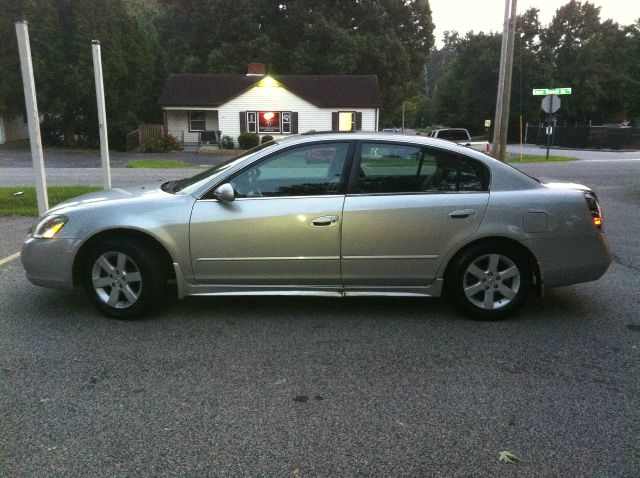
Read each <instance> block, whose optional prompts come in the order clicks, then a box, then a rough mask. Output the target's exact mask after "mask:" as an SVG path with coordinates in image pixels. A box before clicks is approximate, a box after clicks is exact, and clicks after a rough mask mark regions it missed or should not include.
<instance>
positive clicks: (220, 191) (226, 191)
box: [213, 183, 236, 202]
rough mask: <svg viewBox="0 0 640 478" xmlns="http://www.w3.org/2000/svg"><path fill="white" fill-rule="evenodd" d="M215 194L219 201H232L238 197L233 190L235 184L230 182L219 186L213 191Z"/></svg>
mask: <svg viewBox="0 0 640 478" xmlns="http://www.w3.org/2000/svg"><path fill="white" fill-rule="evenodd" d="M213 195H214V197H215V198H216V199H217V200H218V201H223V202H231V201H233V200H234V199H235V198H236V194H235V193H234V192H233V186H231V184H229V183H224V184H221V185H220V186H218V187H217V188H216V189H215V190H214V191H213Z"/></svg>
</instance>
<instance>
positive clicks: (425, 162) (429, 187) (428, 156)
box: [357, 143, 488, 194]
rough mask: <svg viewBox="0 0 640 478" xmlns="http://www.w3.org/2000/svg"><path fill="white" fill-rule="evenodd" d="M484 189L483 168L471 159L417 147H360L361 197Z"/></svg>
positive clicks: (366, 145)
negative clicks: (362, 194) (377, 194)
mask: <svg viewBox="0 0 640 478" xmlns="http://www.w3.org/2000/svg"><path fill="white" fill-rule="evenodd" d="M487 188H488V174H487V172H486V168H485V167H484V166H483V165H482V164H480V163H479V162H478V161H475V160H473V159H471V158H466V157H464V156H458V155H456V154H453V153H449V152H447V151H442V150H437V149H430V148H424V147H420V146H411V145H403V144H394V143H363V144H362V148H361V153H360V174H359V177H358V188H357V189H358V192H360V193H365V194H375V193H381V194H388V193H434V192H442V193H444V192H461V191H486V190H487Z"/></svg>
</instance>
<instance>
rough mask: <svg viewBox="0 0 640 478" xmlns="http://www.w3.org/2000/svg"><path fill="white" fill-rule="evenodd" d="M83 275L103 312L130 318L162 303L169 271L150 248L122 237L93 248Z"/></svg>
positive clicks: (92, 300)
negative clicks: (162, 265) (166, 270)
mask: <svg viewBox="0 0 640 478" xmlns="http://www.w3.org/2000/svg"><path fill="white" fill-rule="evenodd" d="M83 279H84V288H85V291H86V293H87V295H88V297H89V299H90V300H91V302H92V303H93V305H94V306H95V307H96V308H97V309H98V310H99V311H100V312H102V313H103V314H105V315H107V316H109V317H112V318H116V319H130V318H136V317H139V316H142V315H144V314H146V313H148V312H149V311H151V310H152V309H153V308H154V307H156V306H157V305H159V304H160V303H161V301H162V298H163V297H164V292H165V289H166V283H167V274H166V272H165V270H164V268H163V267H161V264H160V263H159V258H156V257H154V255H153V254H152V253H151V252H150V251H149V250H147V249H145V248H143V247H142V246H141V245H140V244H138V243H136V242H134V241H131V240H128V239H122V240H117V241H115V240H110V241H105V242H102V243H101V244H99V245H98V246H97V247H95V248H94V249H93V250H92V251H91V253H90V254H89V256H88V258H87V261H86V263H85V268H84V277H83Z"/></svg>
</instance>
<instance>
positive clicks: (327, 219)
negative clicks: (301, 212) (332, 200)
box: [311, 216, 338, 226]
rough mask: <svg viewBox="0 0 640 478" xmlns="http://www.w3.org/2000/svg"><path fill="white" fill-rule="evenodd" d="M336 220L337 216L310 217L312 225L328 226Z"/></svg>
mask: <svg viewBox="0 0 640 478" xmlns="http://www.w3.org/2000/svg"><path fill="white" fill-rule="evenodd" d="M336 222H338V216H320V217H316V218H315V219H311V225H312V226H330V225H331V224H335V223H336Z"/></svg>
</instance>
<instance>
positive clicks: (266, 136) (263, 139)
mask: <svg viewBox="0 0 640 478" xmlns="http://www.w3.org/2000/svg"><path fill="white" fill-rule="evenodd" d="M268 141H273V136H271V135H270V134H265V135H264V136H263V137H262V139H261V140H260V144H264V143H266V142H268Z"/></svg>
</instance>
